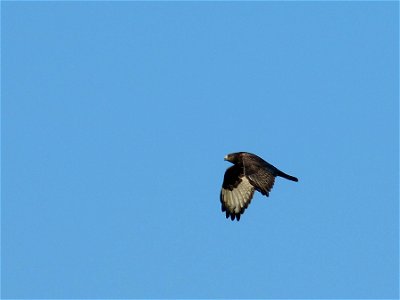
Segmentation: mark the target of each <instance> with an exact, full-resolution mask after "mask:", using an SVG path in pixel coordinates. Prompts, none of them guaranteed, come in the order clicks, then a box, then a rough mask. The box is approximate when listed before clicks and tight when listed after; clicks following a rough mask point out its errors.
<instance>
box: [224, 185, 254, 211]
mask: <svg viewBox="0 0 400 300" xmlns="http://www.w3.org/2000/svg"><path fill="white" fill-rule="evenodd" d="M221 192H222V202H223V205H224V206H225V208H226V211H227V212H229V213H230V214H233V215H238V214H239V215H240V214H241V213H243V211H244V210H245V209H246V208H247V206H248V205H249V203H250V201H251V199H252V198H253V194H254V187H253V186H252V185H251V184H250V182H249V180H248V179H247V177H242V178H241V182H240V183H239V184H238V186H237V187H235V188H233V190H232V191H231V190H229V189H224V188H223V189H222V191H221Z"/></svg>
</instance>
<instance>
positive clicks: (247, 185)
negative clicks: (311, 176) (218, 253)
mask: <svg viewBox="0 0 400 300" xmlns="http://www.w3.org/2000/svg"><path fill="white" fill-rule="evenodd" d="M224 159H225V160H227V161H229V162H231V163H233V166H231V167H230V168H228V169H227V170H226V172H225V175H224V182H223V183H222V189H221V195H220V199H221V204H222V207H221V209H222V212H225V213H226V218H229V217H230V218H231V220H232V221H233V220H235V218H236V219H237V220H238V221H239V220H240V215H241V214H242V213H243V212H244V210H245V209H246V208H247V207H248V206H249V204H250V202H251V199H252V198H253V195H254V191H258V192H260V193H261V194H263V195H265V196H267V197H268V196H269V192H270V191H271V189H272V187H273V185H274V181H275V177H276V176H280V177H283V178H286V179H289V180H292V181H296V182H297V181H298V179H297V178H296V177H293V176H290V175H288V174H286V173H283V172H282V171H280V170H278V169H277V168H275V167H274V166H273V165H271V164H269V163H267V162H266V161H265V160H263V159H262V158H261V157H258V156H257V155H255V154H252V153H248V152H237V153H231V154H228V155H226V156H225V158H224Z"/></svg>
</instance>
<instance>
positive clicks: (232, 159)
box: [224, 152, 241, 164]
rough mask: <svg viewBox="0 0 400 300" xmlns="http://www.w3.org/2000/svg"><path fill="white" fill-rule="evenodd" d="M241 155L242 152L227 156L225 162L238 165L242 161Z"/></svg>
mask: <svg viewBox="0 0 400 300" xmlns="http://www.w3.org/2000/svg"><path fill="white" fill-rule="evenodd" d="M240 154H241V152H238V153H230V154H227V155H225V157H224V160H226V161H229V162H231V163H233V164H237V163H238V162H239V159H240Z"/></svg>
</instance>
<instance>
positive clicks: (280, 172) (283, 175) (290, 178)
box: [276, 170, 299, 182]
mask: <svg viewBox="0 0 400 300" xmlns="http://www.w3.org/2000/svg"><path fill="white" fill-rule="evenodd" d="M276 175H277V176H280V177H283V178H286V179H289V180H291V181H296V182H297V181H299V180H298V179H297V178H296V177H294V176H290V175H288V174H286V173H283V172H282V171H279V170H278V173H277V174H276Z"/></svg>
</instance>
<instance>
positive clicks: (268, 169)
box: [243, 155, 278, 197]
mask: <svg viewBox="0 0 400 300" xmlns="http://www.w3.org/2000/svg"><path fill="white" fill-rule="evenodd" d="M277 171H278V170H277V169H276V168H275V167H274V166H272V165H270V164H268V163H266V162H264V161H262V160H260V159H259V158H258V157H254V155H251V156H250V155H247V156H244V157H243V172H244V175H245V176H246V177H247V178H248V180H249V182H250V184H251V185H253V186H254V188H255V189H256V190H257V191H259V192H260V193H261V194H263V195H265V196H267V197H268V196H269V192H270V191H271V189H272V187H273V186H274V183H275V176H276V172H277Z"/></svg>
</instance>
